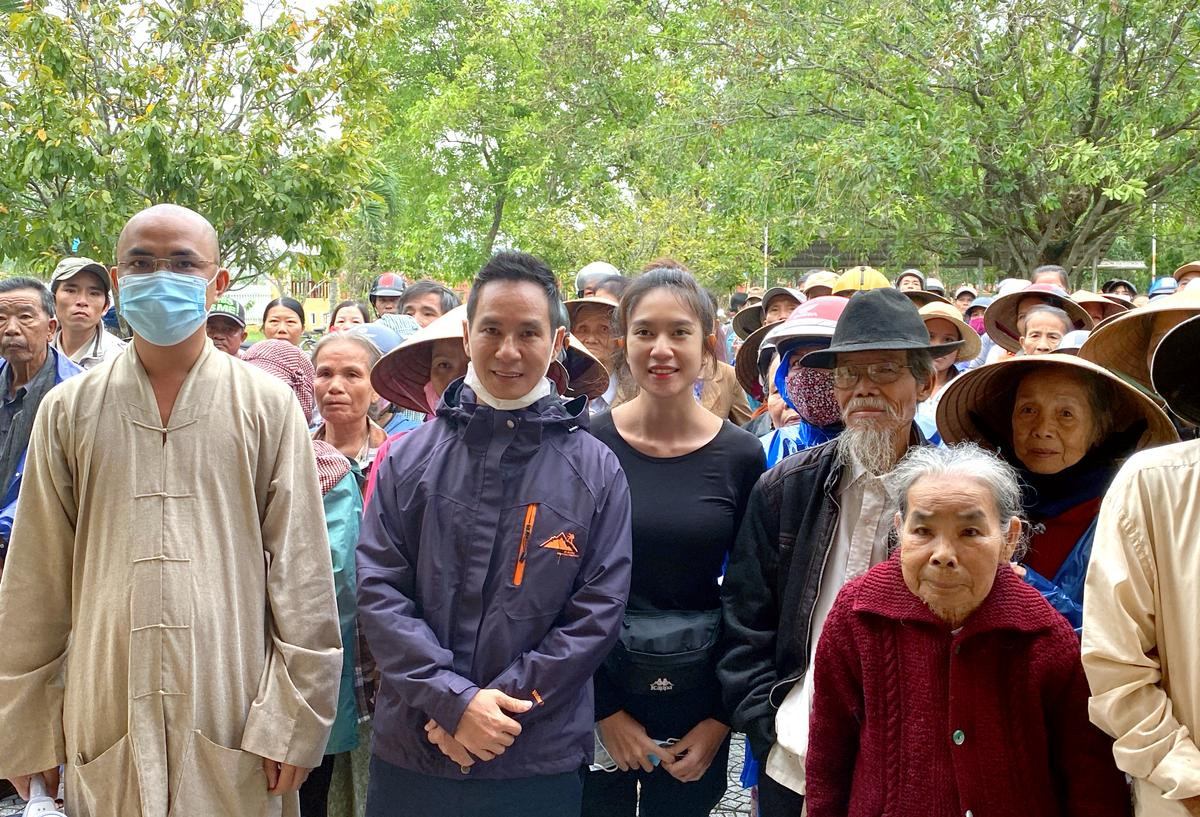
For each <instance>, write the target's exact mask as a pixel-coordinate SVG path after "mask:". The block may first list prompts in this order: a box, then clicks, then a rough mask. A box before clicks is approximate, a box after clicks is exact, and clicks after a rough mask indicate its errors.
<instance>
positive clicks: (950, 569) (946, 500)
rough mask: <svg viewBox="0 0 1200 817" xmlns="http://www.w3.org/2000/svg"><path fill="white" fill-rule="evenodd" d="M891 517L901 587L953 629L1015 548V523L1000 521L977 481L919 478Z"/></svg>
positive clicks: (985, 591) (978, 600) (988, 495)
mask: <svg viewBox="0 0 1200 817" xmlns="http://www.w3.org/2000/svg"><path fill="white" fill-rule="evenodd" d="M905 504H906V506H907V512H906V514H905V515H904V516H903V517H901V516H900V514H896V529H897V530H898V531H899V533H900V570H901V572H902V573H903V575H904V584H905V585H907V587H908V589H909V590H910V591H911V592H912V593H913V595H915V596H917V597H918V598H920V599H921V601H923V602H925V604H927V605H928V606H929V609H930V610H932V611H933V613H934V615H936V616H937V617H938V618H940V619H942V620H943V621H945V622H946V623H947V624H949V625H950V626H951V627H958V626H960V625H962V623H963V622H964V621H965V620H966V618H967V616H969V615H970V614H971V613H973V612H974V611H975V609H976V608H978V607H979V605H980V604H982V603H983V600H984V599H985V598H987V595H988V593H990V592H991V590H992V583H993V582H994V581H995V580H996V568H997V566H998V565H1000V564H1001V563H1003V562H1007V561H1008V560H1009V559H1010V558H1011V557H1012V554H1013V551H1014V550H1015V549H1016V546H1017V538H1018V536H1019V535H1020V532H1021V522H1020V520H1018V519H1017V518H1016V517H1013V518H1012V519H1009V520H1002V519H1000V516H999V513H997V510H996V502H995V500H994V499H993V497H992V495H991V492H990V491H989V489H988V488H987V486H986V485H984V484H983V483H982V482H979V481H977V480H974V479H963V478H961V477H955V478H953V479H951V478H944V479H939V478H935V477H922V478H921V479H918V480H917V481H916V482H915V483H913V484H912V486H911V487H910V488H909V489H908V496H907V502H906V503H905Z"/></svg>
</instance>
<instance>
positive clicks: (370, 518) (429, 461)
mask: <svg viewBox="0 0 1200 817" xmlns="http://www.w3.org/2000/svg"><path fill="white" fill-rule="evenodd" d="M585 405H586V400H583V399H577V400H574V401H571V402H570V403H566V404H564V403H562V402H561V401H560V400H559V399H558V398H557V397H549V398H544V399H542V400H539V401H538V402H537V403H535V404H534V405H532V406H530V407H529V408H528V409H524V410H521V411H497V410H495V409H492V408H490V407H489V406H486V405H477V404H476V402H475V397H474V395H473V393H472V392H471V391H470V389H468V388H466V387H465V386H463V385H462V383H461V381H459V382H458V383H456V384H453V385H451V387H450V388H449V389H448V390H447V392H446V395H445V397H444V398H443V401H442V404H441V405H440V406H439V407H438V411H437V417H436V419H434V420H433V421H431V422H427V423H425V424H424V425H422V426H421V427H420V428H417V429H414V430H413V431H411V432H409V433H408V434H406V435H405V436H403V437H401V438H400V439H398V440H397V441H396V442H395V443H393V445H392V448H391V450H390V451H389V452H388V454H387V456H386V457H385V458H384V459H383V460H382V461H380V462H378V463H377V464H376V468H377V470H378V483H377V485H376V488H375V493H374V495H373V497H372V499H371V502H370V504H369V506H368V507H367V510H366V514H365V518H364V520H363V526H362V535H361V538H360V541H359V545H358V611H359V616H360V618H361V620H362V624H363V627H364V629H365V631H366V636H367V642H368V644H369V645H370V648H371V651H372V652H373V653H374V656H375V660H376V662H377V664H378V666H379V670H380V675H381V677H380V689H379V695H378V698H377V702H376V710H375V736H374V742H373V745H372V751H373V752H374V753H375V754H377V755H379V756H380V757H381V758H382V759H383V760H386V761H387V762H389V763H392V764H394V765H397V766H400V767H402V768H405V769H409V770H411V771H415V772H418V773H422V774H429V775H436V776H441V777H451V778H455V779H463V774H462V772H461V771H460V770H459V767H458V766H457V765H456V764H454V763H452V762H451V761H450V760H448V759H447V758H446V757H445V756H443V755H442V753H441V751H440V750H438V748H437V747H436V746H434V745H432V744H430V743H429V742H428V740H427V739H426V737H425V728H424V727H425V723H426V721H427V720H429V719H430V718H432V719H434V720H436V721H437V722H438V723H439V724H441V725H442V726H443V727H445V728H446V729H447V730H448V731H450V732H451V733H453V732H455V731H456V730H457V728H458V724H459V719H460V718H461V717H462V713H463V711H464V710H465V709H466V706H467V704H468V703H469V702H470V700H471V698H472V697H474V695H475V693H476V692H477V691H478V690H479V689H480V688H484V687H491V688H496V689H500V690H502V691H503V692H505V693H506V694H508V695H511V696H513V697H515V698H520V699H523V700H533V701H535V702H537V705H535V706H534V707H533V709H531V710H530V711H529V712H527V713H525V714H523V715H517V716H515V717H516V719H517V720H518V721H520V722H521V725H522V729H523V731H522V733H521V735H520V736H519V737H518V738H517V740H516V743H515V744H513V746H512V747H511V748H509V749H508V750H507V751H506V752H505V753H504V754H503V755H500V756H499V757H498V758H496V759H495V760H492V761H489V762H486V763H477V764H476V765H475V766H474V767H472V768H471V770H470V775H471V776H472V777H483V778H493V779H508V778H518V777H530V776H534V775H547V774H557V773H561V772H567V771H574V770H577V769H578V768H579V767H580V766H581V765H583V764H584V763H588V762H590V760H591V756H592V748H593V738H592V725H593V718H592V685H591V676H592V673H593V672H595V670H596V668H597V667H598V666H599V664H600V662H601V660H602V659H603V658H604V656H605V655H606V654H607V653H608V651H609V649H610V648H611V647H612V644H613V641H614V640H615V638H616V634H617V631H618V628H619V627H620V624H621V619H622V614H623V612H624V609H625V601H626V598H627V596H628V593H629V575H630V528H629V508H630V506H629V489H628V486H627V485H626V482H625V475H624V474H623V473H622V471H621V468H620V465H619V464H618V462H617V458H616V456H615V455H614V454H613V453H612V452H611V451H610V450H609V449H608V447H607V446H605V445H603V444H602V443H600V442H599V441H598V440H596V439H595V438H593V437H592V436H591V435H589V434H587V433H586V431H585V430H584V429H585V428H586V424H587V413H586V409H585Z"/></svg>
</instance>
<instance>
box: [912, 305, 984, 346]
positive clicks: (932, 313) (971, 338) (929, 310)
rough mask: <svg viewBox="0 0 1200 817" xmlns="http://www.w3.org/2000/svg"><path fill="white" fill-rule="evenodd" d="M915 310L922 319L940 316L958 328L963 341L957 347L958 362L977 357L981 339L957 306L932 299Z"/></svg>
mask: <svg viewBox="0 0 1200 817" xmlns="http://www.w3.org/2000/svg"><path fill="white" fill-rule="evenodd" d="M908 294H911V293H908ZM917 311H918V312H919V313H920V315H921V320H922V321H930V320H932V319H933V318H941V319H942V320H945V321H950V323H952V324H954V328H955V329H957V330H958V337H959V339H960V340H962V342H963V344H962V346H960V347H958V357H957V358H956V361H957V362H958V363H964V362H966V361H968V360H974V359H975V358H977V357H979V352H980V350H981V349H983V341H982V340H981V339H980V338H979V333H978V332H976V331H975V330H974V329H972V328H971V324H969V323H967V322H966V321H964V320H963V319H962V313H961V312H959V311H958V307H956V306H952V305H951V304H949V303H945V304H943V303H939V302H938V301H933V302H932V303H928V304H926V305H925V306H923V307H921V308H920V309H919V310H917Z"/></svg>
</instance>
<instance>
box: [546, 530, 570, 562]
mask: <svg viewBox="0 0 1200 817" xmlns="http://www.w3.org/2000/svg"><path fill="white" fill-rule="evenodd" d="M538 547H544V548H546V549H547V550H553V551H555V552H557V553H558V555H559V556H570V557H571V558H572V559H578V558H579V548H577V547H575V534H573V533H559V534H556V535H554V536H551V537H550V538H549V539H547V540H546V541H545V542H542V543H541V544H540V545H539V546H538Z"/></svg>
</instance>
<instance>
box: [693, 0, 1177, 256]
mask: <svg viewBox="0 0 1200 817" xmlns="http://www.w3.org/2000/svg"><path fill="white" fill-rule="evenodd" d="M707 17H708V20H709V26H710V30H711V32H712V34H711V38H710V43H711V52H712V54H713V61H714V65H715V66H718V67H716V68H715V69H714V74H715V75H716V76H717V77H718V78H719V79H718V80H717V81H714V82H713V83H711V84H710V86H709V87H708V88H707V89H701V92H700V94H699V95H698V96H697V97H696V98H695V99H694V100H693V101H692V102H691V103H690V104H689V105H686V106H681V108H680V110H679V111H678V116H677V119H676V122H675V123H674V124H673V125H672V127H673V128H674V129H675V130H677V131H679V130H686V131H689V132H691V133H693V134H696V135H697V137H704V138H706V140H707V141H708V143H709V152H710V155H712V156H714V157H715V160H714V161H713V162H712V163H711V164H710V165H708V167H707V172H708V173H710V174H711V175H712V177H713V178H714V179H719V180H721V183H720V184H714V185H713V187H712V189H713V191H714V195H715V196H716V197H717V199H716V200H717V201H718V202H720V203H722V204H723V205H724V206H725V207H728V208H730V209H732V210H740V211H742V212H753V211H755V210H757V211H759V212H764V213H767V214H768V215H767V216H766V220H767V221H769V222H771V223H772V224H774V225H776V226H777V228H778V231H777V232H778V233H779V234H780V236H781V241H782V243H783V244H785V245H790V246H792V247H801V246H804V245H805V244H807V243H809V242H813V241H827V242H830V243H832V244H835V245H838V246H841V247H844V248H846V249H848V250H849V249H863V250H870V249H878V248H880V247H884V248H887V249H888V250H889V252H890V253H891V254H892V255H893V256H894V257H910V258H916V257H925V258H928V259H930V260H933V261H936V260H937V259H939V258H954V257H956V256H960V255H967V254H971V255H976V254H978V255H981V256H983V257H984V258H987V259H989V261H990V263H991V264H994V265H995V266H996V267H999V268H1001V269H1004V270H1008V271H1011V272H1022V271H1025V270H1028V269H1029V268H1031V267H1032V266H1035V265H1037V264H1040V263H1059V264H1063V265H1064V266H1066V267H1068V268H1069V269H1076V270H1083V269H1087V268H1089V267H1090V264H1091V262H1092V261H1093V260H1095V259H1097V258H1103V257H1105V253H1106V251H1107V250H1108V248H1109V247H1110V245H1111V244H1112V242H1113V241H1114V240H1115V239H1116V237H1117V236H1118V235H1119V234H1120V233H1121V231H1122V230H1124V229H1127V228H1129V227H1130V225H1131V224H1135V223H1143V222H1148V221H1149V215H1150V205H1151V204H1153V203H1154V202H1157V201H1165V200H1169V199H1171V198H1172V197H1176V198H1178V197H1179V196H1181V195H1184V194H1186V193H1190V192H1194V191H1195V190H1196V182H1197V179H1198V174H1197V165H1198V163H1200V143H1198V142H1197V140H1196V138H1195V129H1196V126H1197V123H1198V122H1200V82H1198V80H1200V76H1198V72H1200V63H1198V62H1197V60H1196V54H1197V50H1198V49H1200V18H1197V16H1196V14H1195V8H1194V6H1192V5H1191V4H1186V3H1185V4H1182V5H1181V4H1178V3H1173V2H1166V1H1165V0H1130V1H1129V2H1122V3H1119V4H1118V3H1107V2H1105V3H1091V2H1086V3H1085V2H1079V1H1078V0H1006V1H1004V2H997V1H996V0H986V1H985V2H979V1H977V0H968V1H966V2H960V1H959V0H943V2H934V3H910V2H902V1H901V0H887V1H885V2H878V1H877V0H870V1H868V0H846V1H845V2H840V3H837V4H834V5H830V4H827V3H818V2H793V1H792V0H763V1H762V2H753V3H749V2H747V3H736V4H720V6H719V7H709V11H708V12H707Z"/></svg>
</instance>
